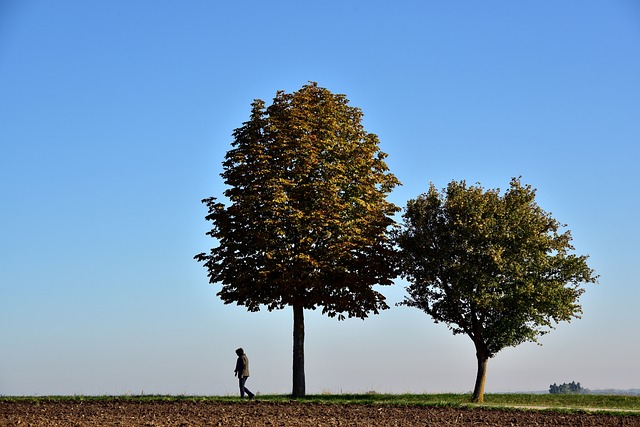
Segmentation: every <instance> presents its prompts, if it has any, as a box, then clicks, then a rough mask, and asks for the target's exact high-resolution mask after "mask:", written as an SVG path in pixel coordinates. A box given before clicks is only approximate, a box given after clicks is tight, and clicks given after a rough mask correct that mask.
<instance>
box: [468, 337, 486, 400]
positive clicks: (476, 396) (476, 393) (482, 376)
mask: <svg viewBox="0 0 640 427" xmlns="http://www.w3.org/2000/svg"><path fill="white" fill-rule="evenodd" d="M476 358H477V359H478V375H477V376H476V385H475V387H474V388H473V398H472V399H471V400H472V401H473V402H474V403H482V402H484V383H485V380H486V378H487V363H488V362H489V357H488V356H487V352H486V350H484V349H483V348H478V347H477V345H476Z"/></svg>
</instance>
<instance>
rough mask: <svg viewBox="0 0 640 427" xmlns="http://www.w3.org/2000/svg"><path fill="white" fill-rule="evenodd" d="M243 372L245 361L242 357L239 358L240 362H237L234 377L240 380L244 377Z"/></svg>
mask: <svg viewBox="0 0 640 427" xmlns="http://www.w3.org/2000/svg"><path fill="white" fill-rule="evenodd" d="M243 371H244V361H243V360H242V357H238V360H237V361H236V370H235V371H233V375H234V376H236V377H238V378H240V377H241V376H242V372H243Z"/></svg>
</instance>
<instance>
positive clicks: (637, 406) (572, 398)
mask: <svg viewBox="0 0 640 427" xmlns="http://www.w3.org/2000/svg"><path fill="white" fill-rule="evenodd" d="M256 398H257V400H259V401H263V402H273V403H285V402H291V401H296V402H299V403H316V404H339V405H344V404H368V405H410V406H448V407H490V408H495V407H498V408H505V409H507V408H521V407H534V408H535V407H544V408H549V409H551V410H562V411H567V412H571V411H576V410H584V409H600V410H605V411H608V412H612V413H617V412H622V411H637V412H631V413H630V414H634V415H639V416H640V396H619V395H589V394H583V395H569V394H564V395H553V394H485V398H484V403H483V404H480V405H477V404H472V403H471V395H470V394H378V393H374V392H371V393H365V394H319V395H308V396H306V397H304V398H301V399H292V398H291V397H290V396H286V395H258V396H257V397H256ZM101 400H120V401H132V402H150V401H153V402H178V401H190V402H228V403H240V402H241V400H240V398H239V397H235V396H187V395H179V396H173V395H172V396H162V395H123V396H42V397H11V396H0V403H2V402H3V401H4V402H7V401H31V402H34V403H37V402H42V401H101Z"/></svg>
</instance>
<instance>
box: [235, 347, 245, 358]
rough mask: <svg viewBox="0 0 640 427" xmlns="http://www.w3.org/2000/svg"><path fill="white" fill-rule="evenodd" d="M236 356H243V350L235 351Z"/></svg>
mask: <svg viewBox="0 0 640 427" xmlns="http://www.w3.org/2000/svg"><path fill="white" fill-rule="evenodd" d="M236 354H237V355H238V356H242V355H243V354H244V350H243V349H242V348H239V349H237V350H236Z"/></svg>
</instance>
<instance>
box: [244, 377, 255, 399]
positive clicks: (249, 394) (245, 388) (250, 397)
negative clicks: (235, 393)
mask: <svg viewBox="0 0 640 427" xmlns="http://www.w3.org/2000/svg"><path fill="white" fill-rule="evenodd" d="M243 379H244V381H243V382H242V387H243V388H244V391H245V392H246V393H247V396H249V399H253V396H254V394H253V393H251V392H250V391H249V389H248V388H247V387H245V383H246V382H247V377H244V378H243Z"/></svg>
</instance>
